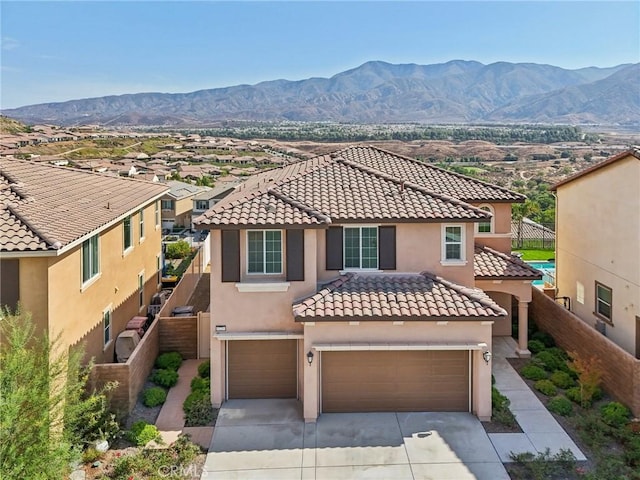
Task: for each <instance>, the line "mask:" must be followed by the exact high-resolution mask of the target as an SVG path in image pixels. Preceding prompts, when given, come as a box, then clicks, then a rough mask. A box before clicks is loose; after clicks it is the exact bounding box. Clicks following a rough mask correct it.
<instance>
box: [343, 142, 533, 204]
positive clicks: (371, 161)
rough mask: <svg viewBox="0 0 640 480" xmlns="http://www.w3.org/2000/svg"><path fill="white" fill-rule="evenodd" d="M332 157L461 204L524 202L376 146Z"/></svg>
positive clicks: (496, 188) (504, 191)
mask: <svg viewBox="0 0 640 480" xmlns="http://www.w3.org/2000/svg"><path fill="white" fill-rule="evenodd" d="M334 155H336V156H340V157H342V158H345V159H347V160H351V161H354V162H358V163H360V164H362V165H365V166H367V167H371V168H374V169H376V170H379V171H381V172H384V173H386V174H388V175H393V176H395V177H398V178H402V179H404V180H406V181H409V182H412V183H415V184H418V185H422V186H423V187H425V188H427V189H428V190H431V191H432V192H437V193H441V194H444V195H449V196H451V197H454V198H458V199H460V200H463V201H465V202H482V201H487V202H489V201H490V202H523V201H524V199H525V197H524V196H523V195H520V194H519V193H515V192H512V191H510V190H507V189H506V188H502V187H499V186H497V185H492V184H490V183H486V182H483V181H481V180H477V179H475V178H471V177H466V176H464V175H460V174H458V173H454V172H450V171H448V170H444V169H442V168H438V167H436V166H434V165H430V164H428V163H424V162H421V161H419V160H415V159H413V158H408V157H404V156H402V155H398V154H395V153H392V152H388V151H386V150H382V149H380V148H376V147H369V146H354V147H348V148H345V149H344V150H340V151H338V152H336V153H335V154H334Z"/></svg>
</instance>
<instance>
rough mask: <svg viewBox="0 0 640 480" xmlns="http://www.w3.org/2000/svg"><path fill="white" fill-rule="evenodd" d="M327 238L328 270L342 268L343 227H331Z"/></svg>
mask: <svg viewBox="0 0 640 480" xmlns="http://www.w3.org/2000/svg"><path fill="white" fill-rule="evenodd" d="M326 240H327V241H326V244H327V245H326V247H327V252H326V253H327V270H342V268H343V261H342V227H329V228H328V229H327V237H326Z"/></svg>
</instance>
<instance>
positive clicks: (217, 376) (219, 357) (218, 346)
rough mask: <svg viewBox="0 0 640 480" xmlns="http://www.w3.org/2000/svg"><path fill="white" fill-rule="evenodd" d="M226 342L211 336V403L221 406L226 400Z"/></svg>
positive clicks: (217, 406) (214, 405)
mask: <svg viewBox="0 0 640 480" xmlns="http://www.w3.org/2000/svg"><path fill="white" fill-rule="evenodd" d="M224 348H225V343H224V342H222V341H220V340H218V339H217V338H215V337H212V338H211V358H210V362H211V405H213V407H214V408H220V406H221V405H222V402H223V401H224V383H225V373H226V372H225V370H226V367H225V362H224V360H225V355H224Z"/></svg>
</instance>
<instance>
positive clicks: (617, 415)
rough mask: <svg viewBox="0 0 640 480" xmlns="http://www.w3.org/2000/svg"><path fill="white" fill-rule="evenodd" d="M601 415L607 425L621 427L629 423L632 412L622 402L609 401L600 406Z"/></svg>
mask: <svg viewBox="0 0 640 480" xmlns="http://www.w3.org/2000/svg"><path fill="white" fill-rule="evenodd" d="M600 415H601V416H602V420H603V421H604V423H606V424H607V425H610V426H612V427H621V426H623V425H626V424H627V422H628V421H629V417H631V412H630V411H629V409H628V408H627V407H625V406H624V405H622V404H621V403H618V402H609V403H607V404H606V405H603V406H602V407H600Z"/></svg>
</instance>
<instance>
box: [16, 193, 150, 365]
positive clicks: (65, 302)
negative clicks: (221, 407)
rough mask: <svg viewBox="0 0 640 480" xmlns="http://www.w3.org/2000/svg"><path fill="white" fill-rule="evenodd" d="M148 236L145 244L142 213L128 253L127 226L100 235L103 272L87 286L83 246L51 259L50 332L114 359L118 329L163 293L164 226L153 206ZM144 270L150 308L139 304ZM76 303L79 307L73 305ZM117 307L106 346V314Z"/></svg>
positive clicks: (90, 352)
mask: <svg viewBox="0 0 640 480" xmlns="http://www.w3.org/2000/svg"><path fill="white" fill-rule="evenodd" d="M144 219H145V225H144V226H145V238H144V241H142V243H141V242H140V228H139V213H135V214H134V215H132V221H131V223H132V228H133V248H131V249H130V250H129V251H128V252H127V253H126V254H124V253H123V226H122V223H119V224H117V225H114V226H113V227H111V228H109V229H108V230H106V231H104V232H102V233H101V234H100V239H99V249H100V276H99V278H98V279H97V280H95V281H94V282H92V283H90V284H89V285H88V286H86V287H85V288H83V287H82V247H81V245H79V246H78V247H76V248H75V249H73V250H72V251H70V252H69V253H67V254H65V255H63V256H60V257H49V268H48V275H47V277H46V278H48V284H49V294H48V305H47V307H48V313H49V332H50V334H51V335H57V334H58V333H61V335H62V337H61V341H62V342H63V343H64V344H66V345H75V344H77V343H78V342H83V341H84V342H86V345H85V351H86V354H87V357H91V356H93V357H95V359H96V361H97V362H102V361H104V362H110V361H113V347H114V343H115V338H116V337H117V335H118V333H120V332H121V331H122V330H124V327H125V325H126V322H127V321H129V320H130V318H131V317H133V316H135V315H138V314H140V315H146V305H148V302H149V299H150V297H151V295H152V294H153V293H154V292H155V291H157V286H158V285H157V280H156V278H157V263H156V262H157V255H158V254H160V252H161V244H160V228H159V227H158V228H156V226H155V220H154V206H153V204H151V205H149V206H147V207H146V208H145V213H144ZM143 271H144V279H145V307H143V308H142V309H139V308H138V296H137V292H138V274H139V273H141V272H143ZM20 276H21V278H22V276H23V274H22V269H21V272H20ZM70 306H73V308H71V307H70ZM109 306H111V309H112V311H113V315H112V324H111V338H112V341H111V343H110V344H109V345H108V346H107V348H106V349H104V348H103V330H102V312H103V311H104V310H105V309H106V308H107V307H109Z"/></svg>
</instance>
